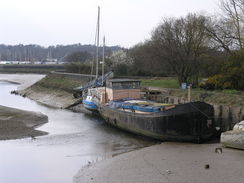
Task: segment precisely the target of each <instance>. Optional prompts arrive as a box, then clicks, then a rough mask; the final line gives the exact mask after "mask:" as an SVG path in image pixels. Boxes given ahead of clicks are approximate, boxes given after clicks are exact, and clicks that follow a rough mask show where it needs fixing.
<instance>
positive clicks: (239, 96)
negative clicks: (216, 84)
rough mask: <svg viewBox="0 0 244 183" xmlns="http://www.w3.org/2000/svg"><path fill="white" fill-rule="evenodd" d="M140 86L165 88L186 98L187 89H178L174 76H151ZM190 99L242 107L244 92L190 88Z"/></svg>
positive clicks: (175, 94)
mask: <svg viewBox="0 0 244 183" xmlns="http://www.w3.org/2000/svg"><path fill="white" fill-rule="evenodd" d="M142 86H144V87H155V89H158V90H160V89H164V90H165V89H166V93H167V94H169V95H172V96H176V97H182V98H187V93H188V92H187V90H182V89H179V85H178V83H177V80H176V79H175V78H156V79H155V78H152V79H143V80H142ZM191 98H192V100H204V101H206V102H208V103H213V104H222V105H228V106H241V107H244V92H243V91H237V90H222V91H221V90H214V91H207V90H203V89H199V88H196V89H192V90H191Z"/></svg>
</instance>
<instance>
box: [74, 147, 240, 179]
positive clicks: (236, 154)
mask: <svg viewBox="0 0 244 183" xmlns="http://www.w3.org/2000/svg"><path fill="white" fill-rule="evenodd" d="M219 147H220V145H219V144H218V143H212V144H211V143H210V144H185V143H162V144H160V145H154V146H151V147H146V148H143V149H141V150H137V151H133V152H129V153H126V154H122V155H120V156H116V157H114V158H112V159H108V160H106V161H101V162H98V163H96V164H92V165H90V166H87V167H86V168H83V169H81V170H80V171H79V173H77V175H76V176H75V177H74V182H75V183H109V182H113V183H124V182H126V183H134V182H145V183H146V182H151V183H160V182H162V183H163V182H174V183H180V182H185V183H193V182H197V183H206V182H208V183H230V182H231V183H239V182H242V181H243V179H244V165H243V157H244V151H240V150H233V149H227V148H223V149H222V153H221V152H215V149H216V148H219Z"/></svg>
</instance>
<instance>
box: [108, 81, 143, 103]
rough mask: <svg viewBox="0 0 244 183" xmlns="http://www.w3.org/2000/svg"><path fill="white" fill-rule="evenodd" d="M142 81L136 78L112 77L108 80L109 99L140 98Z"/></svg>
mask: <svg viewBox="0 0 244 183" xmlns="http://www.w3.org/2000/svg"><path fill="white" fill-rule="evenodd" d="M140 90H141V81H140V80H135V79H110V80H108V81H107V82H106V93H107V100H108V101H111V100H119V99H125V98H133V99H139V98H140Z"/></svg>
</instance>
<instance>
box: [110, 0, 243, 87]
mask: <svg viewBox="0 0 244 183" xmlns="http://www.w3.org/2000/svg"><path fill="white" fill-rule="evenodd" d="M220 9H221V15H218V16H210V15H202V14H195V13H189V14H188V15H186V16H185V17H180V18H173V17H169V18H163V19H162V21H161V22H160V23H159V25H158V26H157V27H156V28H155V29H154V30H153V31H152V34H151V37H150V39H149V40H146V41H144V42H142V43H139V44H137V45H135V46H134V47H132V48H130V49H129V50H128V51H127V52H126V55H127V57H126V58H125V60H127V61H129V62H128V63H126V61H124V62H120V63H119V64H117V65H116V66H115V70H117V74H119V75H140V76H146V75H151V76H170V75H173V76H176V77H177V79H178V82H179V84H180V83H183V82H184V83H192V84H194V85H195V86H198V85H199V83H198V82H199V78H206V77H207V78H209V79H208V81H207V82H206V83H204V84H201V87H204V88H208V89H225V88H235V89H244V0H221V1H220Z"/></svg>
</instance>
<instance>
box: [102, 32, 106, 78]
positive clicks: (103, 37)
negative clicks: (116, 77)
mask: <svg viewBox="0 0 244 183" xmlns="http://www.w3.org/2000/svg"><path fill="white" fill-rule="evenodd" d="M104 49H105V36H103V61H102V64H103V65H102V78H103V79H104V64H105V63H104V62H105V58H104Z"/></svg>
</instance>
